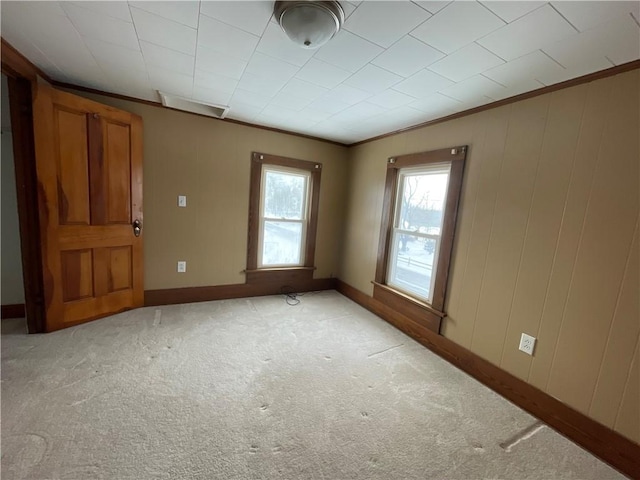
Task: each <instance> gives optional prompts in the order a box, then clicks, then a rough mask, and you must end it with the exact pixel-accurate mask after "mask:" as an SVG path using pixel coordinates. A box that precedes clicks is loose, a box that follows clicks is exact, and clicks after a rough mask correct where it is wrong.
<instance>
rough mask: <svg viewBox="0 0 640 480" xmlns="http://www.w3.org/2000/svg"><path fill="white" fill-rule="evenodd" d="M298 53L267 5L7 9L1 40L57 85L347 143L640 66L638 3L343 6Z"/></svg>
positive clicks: (10, 4) (91, 4) (9, 5)
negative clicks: (189, 103)
mask: <svg viewBox="0 0 640 480" xmlns="http://www.w3.org/2000/svg"><path fill="white" fill-rule="evenodd" d="M341 5H342V6H343V8H344V10H345V14H346V17H347V19H346V22H345V24H344V28H343V29H342V30H341V31H340V33H338V35H336V37H335V38H333V39H332V40H331V41H330V42H329V43H327V44H326V45H325V46H323V47H321V48H320V49H318V50H305V49H302V48H299V47H297V46H295V45H294V44H293V43H292V42H290V41H289V40H288V38H287V37H286V35H285V34H284V33H283V32H282V31H281V30H280V27H279V26H278V25H277V23H275V21H274V20H273V17H272V10H273V2H271V1H227V2H221V1H179V2H153V1H149V2H147V1H143V2H134V1H129V2H125V1H112V2H103V1H86V2H66V1H65V2H56V1H47V2H27V1H20V2H14V1H6V0H3V1H2V2H1V3H0V8H1V15H2V30H1V32H2V37H3V38H4V39H5V40H7V41H8V42H9V43H10V44H11V45H13V46H14V47H15V48H16V49H18V50H19V51H20V52H21V53H22V54H23V55H25V56H26V57H27V58H28V59H29V60H31V61H32V62H33V63H34V64H36V65H37V66H38V67H39V68H40V69H42V70H43V71H44V72H45V73H46V74H47V75H49V76H50V77H51V78H53V79H54V80H57V81H60V82H66V83H71V84H76V85H80V86H85V87H90V88H94V89H99V90H103V91H106V92H113V93H118V94H122V95H128V96H131V97H136V98H140V99H145V100H153V101H159V96H158V93H157V91H158V90H160V91H162V92H166V93H172V94H175V95H178V96H181V97H184V98H190V99H194V100H197V101H201V102H205V103H213V104H217V105H228V106H229V107H230V109H229V112H228V114H227V117H228V118H232V119H236V120H241V121H244V122H249V123H253V124H258V125H265V126H269V127H274V128H279V129H284V130H289V131H293V132H298V133H303V134H307V135H312V136H317V137H321V138H325V139H329V140H333V141H337V142H341V143H345V144H350V143H354V142H358V141H361V140H365V139H368V138H371V137H374V136H377V135H381V134H384V133H388V132H391V131H395V130H398V129H401V128H405V127H409V126H412V125H416V124H419V123H422V122H426V121H429V120H433V119H437V118H441V117H443V116H447V115H450V114H452V113H456V112H460V111H463V110H468V109H470V108H474V107H477V106H480V105H484V104H487V103H491V102H493V101H496V100H501V99H504V98H508V97H512V96H514V95H518V94H520V93H524V92H528V91H531V90H535V89H538V88H542V87H544V86H546V85H553V84H555V83H558V82H562V81H564V80H568V79H571V78H575V77H579V76H582V75H585V74H588V73H592V72H596V71H599V70H604V69H607V68H610V67H612V66H615V65H620V64H623V63H627V62H630V61H633V60H636V59H638V58H640V23H639V21H640V14H639V10H640V7H639V5H640V3H639V2H637V1H621V2H614V1H587V2H576V1H558V2H539V1H482V2H476V1H455V2H448V1H414V2H410V1H350V2H346V1H342V2H341Z"/></svg>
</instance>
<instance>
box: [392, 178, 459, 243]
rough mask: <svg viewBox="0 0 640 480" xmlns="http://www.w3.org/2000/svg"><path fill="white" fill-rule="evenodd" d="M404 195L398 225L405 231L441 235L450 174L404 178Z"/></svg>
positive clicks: (399, 204) (400, 203)
mask: <svg viewBox="0 0 640 480" xmlns="http://www.w3.org/2000/svg"><path fill="white" fill-rule="evenodd" d="M400 178H401V185H400V187H401V188H402V190H401V196H399V198H398V207H399V211H398V216H397V218H396V221H395V226H396V227H397V228H401V229H403V230H410V231H414V232H420V233H427V234H433V235H440V230H441V228H442V215H443V210H444V202H445V200H446V196H447V185H448V183H449V173H448V170H447V171H443V169H442V168H440V169H438V170H435V171H433V172H420V173H405V174H402V175H401V177H400Z"/></svg>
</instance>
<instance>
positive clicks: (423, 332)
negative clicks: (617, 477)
mask: <svg viewBox="0 0 640 480" xmlns="http://www.w3.org/2000/svg"><path fill="white" fill-rule="evenodd" d="M336 284H337V288H336V289H337V290H338V292H340V293H341V294H342V295H344V296H345V297H347V298H349V299H351V300H353V301H354V302H356V303H357V304H359V305H361V306H362V307H364V308H366V309H367V310H369V311H370V312H373V313H374V314H376V315H378V316H379V317H380V318H382V319H383V320H385V321H387V322H388V323H390V324H391V325H393V326H394V327H396V328H397V329H398V330H400V331H402V332H403V333H405V334H407V335H409V336H410V337H411V338H413V339H415V340H416V341H418V342H420V343H421V344H422V345H424V346H425V347H427V348H428V349H429V350H431V351H432V352H434V353H435V354H436V355H439V356H440V357H442V358H443V359H445V360H446V361H448V362H449V363H451V364H452V365H454V366H456V367H457V368H459V369H460V370H462V371H464V372H466V373H468V374H469V375H471V376H472V377H474V378H475V379H476V380H478V381H479V382H480V383H483V384H484V385H486V386H487V387H489V388H490V389H492V390H493V391H495V392H496V393H498V394H499V395H501V396H503V397H504V398H506V399H507V400H509V401H511V402H513V403H515V404H516V405H517V406H519V407H520V408H522V409H523V410H526V411H527V412H529V413H530V414H532V415H534V416H536V417H537V418H539V419H540V420H542V421H543V422H545V423H546V424H547V425H549V426H550V427H551V428H553V429H554V430H556V431H558V432H559V433H561V434H562V435H564V436H565V437H567V438H569V439H570V440H572V441H573V442H575V443H577V444H578V445H580V446H581V447H583V448H585V449H586V450H588V451H589V452H591V453H592V454H593V455H595V456H597V457H599V458H600V459H601V460H602V461H604V462H606V463H608V464H609V465H611V466H612V467H614V468H616V469H617V470H619V471H620V472H622V473H624V474H625V475H628V476H629V477H630V478H640V445H638V444H637V443H635V442H633V441H631V440H629V439H628V438H626V437H623V436H622V435H620V434H619V433H618V432H615V431H614V430H612V429H610V428H608V427H605V426H604V425H602V424H600V423H598V422H596V421H595V420H593V419H592V418H589V417H587V416H586V415H584V414H583V413H580V412H578V411H577V410H575V409H573V408H572V407H570V406H568V405H566V404H564V403H562V402H561V401H560V400H557V399H556V398H554V397H552V396H551V395H549V394H547V393H545V392H543V391H542V390H539V389H537V388H536V387H534V386H533V385H530V384H528V383H527V382H525V381H524V380H521V379H519V378H518V377H515V376H514V375H511V374H510V373H508V372H506V371H505V370H503V369H501V368H500V367H497V366H496V365H494V364H492V363H490V362H489V361H487V360H485V359H483V358H482V357H480V356H478V355H476V354H475V353H473V352H471V351H470V350H467V349H466V348H464V347H462V346H460V345H458V344H457V343H454V342H453V341H451V340H449V339H448V338H446V337H443V336H442V335H438V334H437V333H434V332H433V331H431V330H430V329H429V328H427V327H425V326H423V325H420V324H419V323H417V322H416V321H414V319H412V318H409V317H407V316H406V315H403V314H401V313H398V312H397V311H396V310H394V309H393V308H391V307H389V306H388V305H386V304H385V303H383V302H380V301H378V300H376V299H375V298H373V297H370V296H369V295H366V294H364V293H362V292H361V291H360V290H357V289H356V288H354V287H352V286H351V285H349V284H347V283H344V282H343V281H341V280H337V282H336Z"/></svg>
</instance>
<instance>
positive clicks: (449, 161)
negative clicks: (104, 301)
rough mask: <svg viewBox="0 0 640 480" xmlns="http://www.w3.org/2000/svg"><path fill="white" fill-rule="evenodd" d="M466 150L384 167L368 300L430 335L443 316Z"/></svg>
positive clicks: (411, 157)
mask: <svg viewBox="0 0 640 480" xmlns="http://www.w3.org/2000/svg"><path fill="white" fill-rule="evenodd" d="M466 150H467V148H466V147H455V148H448V149H442V150H435V151H431V152H423V153H417V154H411V155H404V156H400V157H396V158H390V159H389V162H388V164H387V167H388V168H387V180H386V189H385V198H384V204H383V210H384V211H383V218H382V226H381V234H380V248H379V252H378V264H377V268H376V280H375V282H374V297H375V298H378V299H379V300H381V301H384V302H385V303H386V304H388V305H393V306H394V308H396V309H397V310H399V311H400V313H404V314H405V315H407V316H409V317H410V318H412V317H416V316H417V317H419V318H421V321H424V322H426V324H427V326H429V327H430V328H432V329H434V330H437V329H439V325H440V320H441V319H442V318H443V317H444V316H445V313H444V312H443V309H444V301H445V296H446V295H445V294H446V286H447V278H448V274H449V261H450V257H451V251H452V249H453V238H454V230H455V223H456V215H457V208H458V201H459V197H460V191H461V187H462V174H463V169H464V160H465V157H466ZM403 305H404V306H403ZM416 308H417V309H418V310H416ZM423 313H426V314H427V315H426V316H425V315H423Z"/></svg>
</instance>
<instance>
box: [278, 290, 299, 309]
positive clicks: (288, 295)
mask: <svg viewBox="0 0 640 480" xmlns="http://www.w3.org/2000/svg"><path fill="white" fill-rule="evenodd" d="M280 293H281V294H282V295H284V299H285V301H286V302H287V305H290V306H292V307H295V306H296V305H299V304H300V299H299V298H298V297H302V296H304V293H296V292H294V291H293V288H292V287H290V286H289V285H284V286H282V287H281V288H280Z"/></svg>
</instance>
